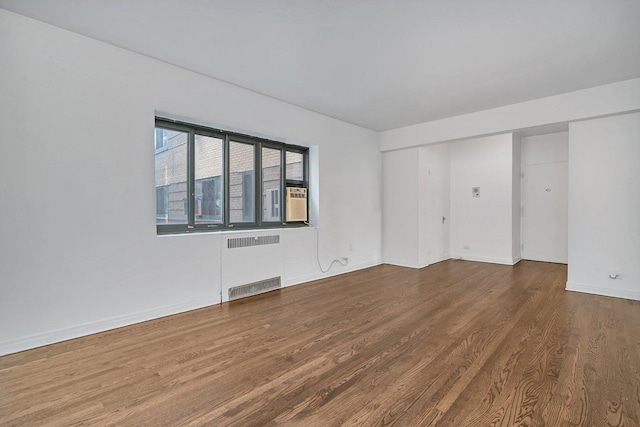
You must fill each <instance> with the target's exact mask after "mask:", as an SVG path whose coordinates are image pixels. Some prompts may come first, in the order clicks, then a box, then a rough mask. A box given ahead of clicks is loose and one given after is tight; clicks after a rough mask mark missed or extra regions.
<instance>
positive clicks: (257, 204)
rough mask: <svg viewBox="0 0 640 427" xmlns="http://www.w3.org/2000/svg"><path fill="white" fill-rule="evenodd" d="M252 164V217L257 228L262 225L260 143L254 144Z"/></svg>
mask: <svg viewBox="0 0 640 427" xmlns="http://www.w3.org/2000/svg"><path fill="white" fill-rule="evenodd" d="M254 150H255V154H254V157H253V158H254V162H253V167H254V170H255V173H254V174H253V177H254V178H255V180H254V181H255V183H254V186H255V191H254V197H255V199H254V203H253V205H254V216H255V224H256V225H257V226H261V225H262V193H263V190H262V144H261V143H260V142H256V143H255V144H254Z"/></svg>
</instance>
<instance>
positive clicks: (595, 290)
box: [565, 281, 640, 301]
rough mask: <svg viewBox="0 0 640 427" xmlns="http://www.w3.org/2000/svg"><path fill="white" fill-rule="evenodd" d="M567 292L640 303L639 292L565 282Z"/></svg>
mask: <svg viewBox="0 0 640 427" xmlns="http://www.w3.org/2000/svg"><path fill="white" fill-rule="evenodd" d="M565 289H566V290H567V291H573V292H582V293H585V294H593V295H601V296H605V297H614V298H624V299H632V300H636V301H640V290H630V289H618V288H612V287H608V286H607V287H604V286H591V285H585V284H582V283H575V282H569V281H567V286H566V288H565Z"/></svg>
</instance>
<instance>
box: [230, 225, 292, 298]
mask: <svg viewBox="0 0 640 427" xmlns="http://www.w3.org/2000/svg"><path fill="white" fill-rule="evenodd" d="M276 236H278V237H276ZM229 240H231V241H229ZM221 246H222V247H221V249H220V250H221V254H220V258H221V286H222V302H227V301H229V289H230V288H234V287H237V286H242V285H246V284H249V283H253V282H259V281H262V280H266V279H270V278H273V277H284V249H283V244H282V239H281V236H280V233H274V232H273V231H265V232H250V233H237V234H235V233H234V234H233V235H228V236H225V237H224V238H223V242H222V245H221Z"/></svg>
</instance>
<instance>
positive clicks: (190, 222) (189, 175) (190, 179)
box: [187, 130, 196, 229]
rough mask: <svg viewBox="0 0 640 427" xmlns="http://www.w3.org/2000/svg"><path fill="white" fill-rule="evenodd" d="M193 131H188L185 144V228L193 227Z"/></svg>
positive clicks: (194, 188) (194, 191) (194, 156)
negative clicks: (187, 139)
mask: <svg viewBox="0 0 640 427" xmlns="http://www.w3.org/2000/svg"><path fill="white" fill-rule="evenodd" d="M195 139H196V138H195V132H194V131H193V130H192V131H190V132H189V142H188V144H187V195H188V197H187V207H188V219H187V223H188V225H187V228H189V229H193V228H194V226H195V222H196V221H195V197H196V183H195V176H196V173H195V169H196V160H195V159H196V154H195V151H196V150H195Z"/></svg>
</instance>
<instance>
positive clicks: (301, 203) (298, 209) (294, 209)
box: [287, 187, 307, 222]
mask: <svg viewBox="0 0 640 427" xmlns="http://www.w3.org/2000/svg"><path fill="white" fill-rule="evenodd" d="M306 220H307V189H306V188H300V187H287V222H288V221H306Z"/></svg>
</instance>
